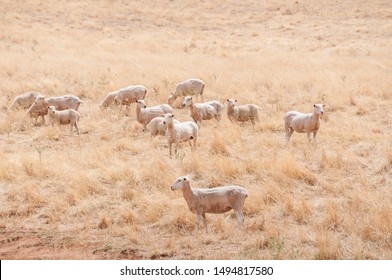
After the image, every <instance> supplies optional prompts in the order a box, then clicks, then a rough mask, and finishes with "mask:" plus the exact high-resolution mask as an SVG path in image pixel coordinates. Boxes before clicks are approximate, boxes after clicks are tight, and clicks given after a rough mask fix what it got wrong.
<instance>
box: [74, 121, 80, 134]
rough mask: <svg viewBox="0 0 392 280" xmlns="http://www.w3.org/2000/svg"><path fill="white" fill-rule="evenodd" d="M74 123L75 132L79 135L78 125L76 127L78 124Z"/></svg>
mask: <svg viewBox="0 0 392 280" xmlns="http://www.w3.org/2000/svg"><path fill="white" fill-rule="evenodd" d="M74 125H75V128H76V133H77V134H78V135H79V134H80V133H79V127H78V124H77V123H75V124H74Z"/></svg>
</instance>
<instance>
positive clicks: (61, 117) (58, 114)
mask: <svg viewBox="0 0 392 280" xmlns="http://www.w3.org/2000/svg"><path fill="white" fill-rule="evenodd" d="M48 114H49V120H50V122H51V123H52V125H54V124H57V125H64V124H69V125H70V129H71V131H70V133H71V134H72V129H73V127H74V126H75V128H76V132H77V134H78V135H79V128H78V121H79V119H80V114H79V112H77V111H76V110H74V109H66V110H62V111H58V110H56V107H55V106H53V105H51V106H49V107H48Z"/></svg>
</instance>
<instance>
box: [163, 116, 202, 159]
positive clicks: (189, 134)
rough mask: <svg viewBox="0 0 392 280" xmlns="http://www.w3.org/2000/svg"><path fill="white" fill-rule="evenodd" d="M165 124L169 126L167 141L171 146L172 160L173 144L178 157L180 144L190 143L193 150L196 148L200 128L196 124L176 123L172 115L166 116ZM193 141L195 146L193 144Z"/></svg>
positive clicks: (190, 122)
mask: <svg viewBox="0 0 392 280" xmlns="http://www.w3.org/2000/svg"><path fill="white" fill-rule="evenodd" d="M163 123H164V124H165V125H167V129H166V140H167V143H168V145H169V154H170V158H171V156H172V144H173V143H174V145H175V148H174V152H175V154H176V155H177V150H178V144H179V143H181V142H185V141H188V143H189V145H190V146H191V148H193V149H195V148H196V142H197V136H198V131H199V128H198V126H197V124H196V123H194V122H192V121H186V122H180V123H175V122H174V115H173V114H171V113H168V114H165V115H164V121H163ZM191 141H193V145H192V143H191Z"/></svg>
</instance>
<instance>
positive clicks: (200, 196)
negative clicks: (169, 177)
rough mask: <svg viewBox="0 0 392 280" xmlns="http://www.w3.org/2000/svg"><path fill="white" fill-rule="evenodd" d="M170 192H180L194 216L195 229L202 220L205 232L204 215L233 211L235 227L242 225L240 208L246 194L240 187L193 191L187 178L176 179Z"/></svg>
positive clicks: (242, 218)
mask: <svg viewBox="0 0 392 280" xmlns="http://www.w3.org/2000/svg"><path fill="white" fill-rule="evenodd" d="M171 189H172V191H175V190H179V189H181V190H182V194H183V196H184V198H185V201H186V202H187V204H188V207H189V210H191V212H192V213H195V214H196V227H197V229H199V224H200V219H201V218H203V222H204V226H205V228H206V232H207V221H206V215H205V214H206V213H213V214H220V213H225V212H228V211H230V210H231V209H233V210H234V212H235V214H236V216H237V226H238V228H241V226H242V224H243V223H244V214H243V213H242V208H243V206H244V202H245V199H246V198H247V197H248V196H249V194H248V192H247V191H246V190H245V189H244V188H243V187H240V186H225V187H217V188H211V189H193V188H192V187H191V181H190V178H189V177H188V176H184V177H178V179H177V180H176V181H175V182H174V183H173V185H172V186H171Z"/></svg>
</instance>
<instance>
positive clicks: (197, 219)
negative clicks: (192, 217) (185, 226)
mask: <svg viewBox="0 0 392 280" xmlns="http://www.w3.org/2000/svg"><path fill="white" fill-rule="evenodd" d="M200 219H201V216H200V214H199V213H197V214H196V229H197V230H199V225H200Z"/></svg>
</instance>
